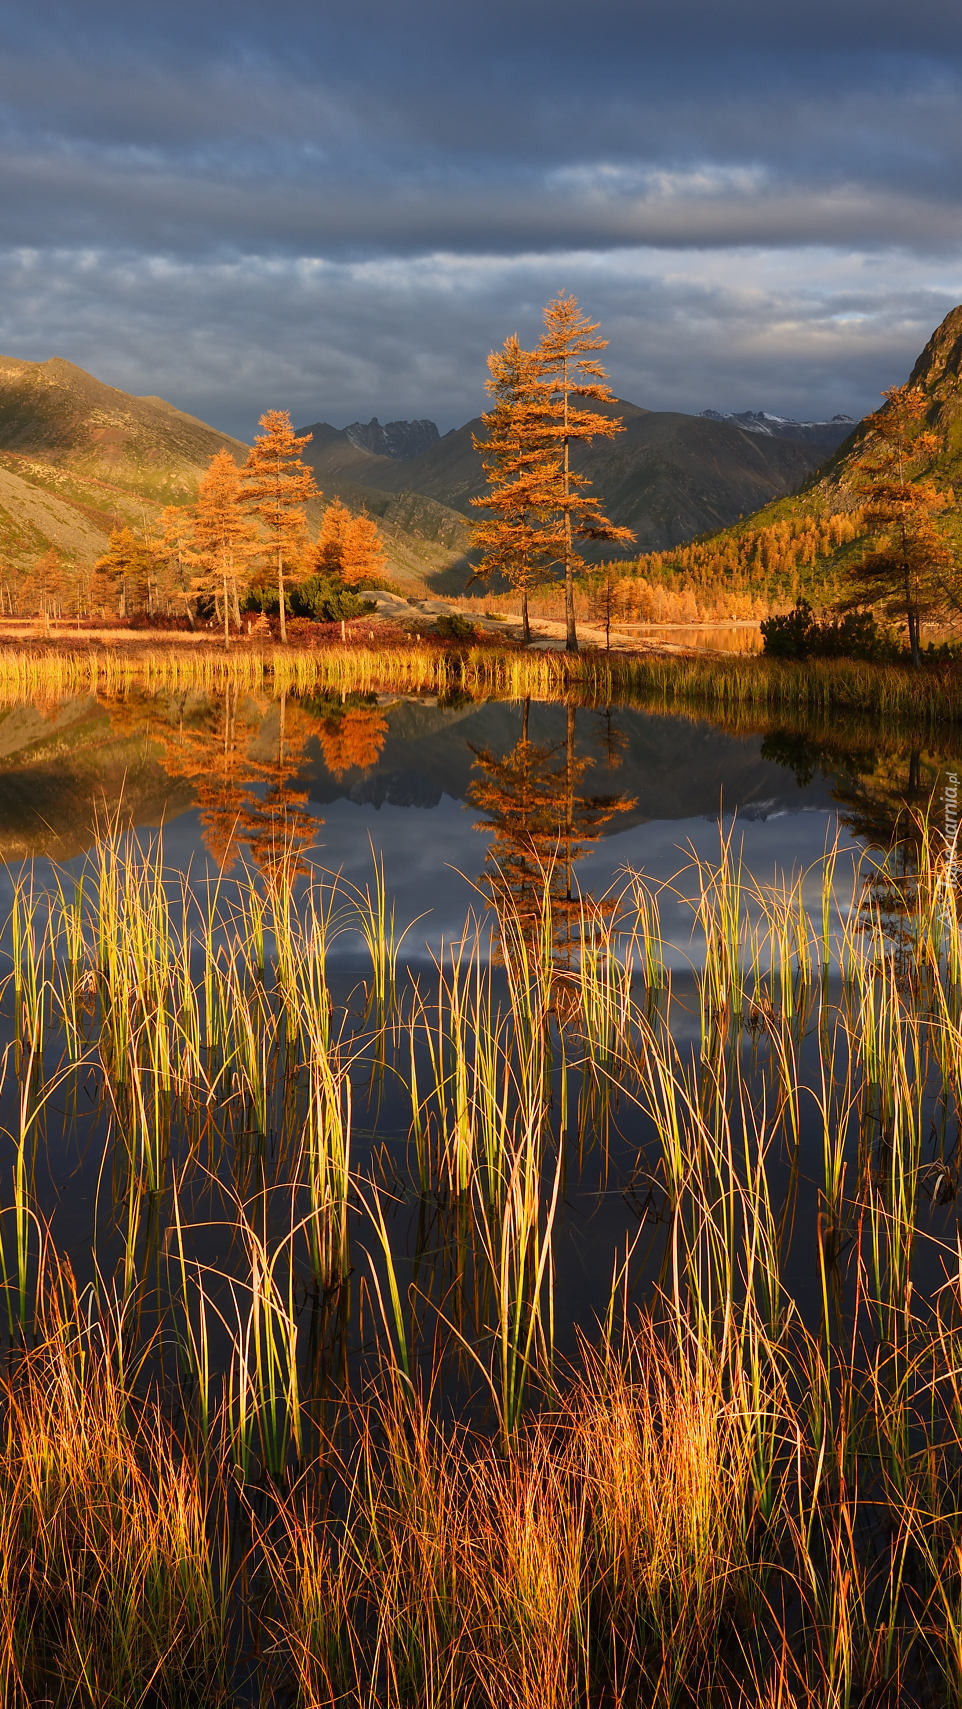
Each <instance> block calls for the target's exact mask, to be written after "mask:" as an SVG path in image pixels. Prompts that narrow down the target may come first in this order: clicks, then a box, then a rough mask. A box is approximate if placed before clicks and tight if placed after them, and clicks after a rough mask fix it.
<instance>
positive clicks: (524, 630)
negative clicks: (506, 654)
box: [521, 587, 531, 646]
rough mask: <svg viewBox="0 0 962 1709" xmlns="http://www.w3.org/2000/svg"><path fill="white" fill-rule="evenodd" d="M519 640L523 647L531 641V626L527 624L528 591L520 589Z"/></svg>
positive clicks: (524, 588)
mask: <svg viewBox="0 0 962 1709" xmlns="http://www.w3.org/2000/svg"><path fill="white" fill-rule="evenodd" d="M521 639H522V641H523V642H524V644H525V646H527V645H528V642H529V641H530V640H531V625H530V623H529V622H528V590H527V588H526V587H523V588H522V589H521Z"/></svg>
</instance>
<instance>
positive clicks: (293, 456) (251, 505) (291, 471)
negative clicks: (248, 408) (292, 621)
mask: <svg viewBox="0 0 962 1709" xmlns="http://www.w3.org/2000/svg"><path fill="white" fill-rule="evenodd" d="M260 425H261V427H262V428H263V429H264V432H263V433H260V434H258V436H257V438H256V439H255V441H254V447H253V450H252V451H251V454H250V456H249V457H248V459H247V462H246V464H245V465H244V467H243V469H242V470H241V480H242V481H243V483H244V489H245V494H246V503H247V506H248V509H249V510H250V511H251V512H252V513H253V515H254V516H256V517H258V518H259V520H260V521H261V522H262V523H263V524H264V526H265V528H266V529H267V531H268V534H269V535H270V536H271V547H270V550H271V552H272V555H273V557H274V561H275V565H276V569H277V598H278V604H279V607H280V631H281V640H282V641H283V642H286V640H287V624H286V622H285V618H284V564H285V559H291V558H294V557H296V556H297V554H298V552H299V550H300V548H301V546H302V544H303V542H304V539H305V537H306V521H305V516H304V511H303V508H302V507H303V505H304V504H305V503H306V501H307V500H308V499H312V498H320V496H321V495H320V493H319V492H318V490H317V487H316V485H315V482H314V471H313V470H312V469H310V468H309V467H308V465H307V464H306V463H303V462H302V461H301V458H300V452H301V450H302V449H303V447H304V446H305V445H308V444H309V443H310V440H311V437H312V435H311V434H310V433H305V434H304V435H303V436H302V437H301V438H300V439H298V438H297V437H296V435H295V433H294V429H293V427H292V426H291V418H290V414H289V412H288V411H287V410H280V409H269V410H268V411H267V413H266V414H265V415H262V416H261V418H260Z"/></svg>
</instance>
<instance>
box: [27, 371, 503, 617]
mask: <svg viewBox="0 0 962 1709" xmlns="http://www.w3.org/2000/svg"><path fill="white" fill-rule="evenodd" d="M225 448H226V449H227V450H229V451H230V452H231V454H232V455H233V456H234V457H235V459H236V460H237V461H238V462H243V461H244V460H245V459H246V457H247V453H248V450H249V446H247V445H245V444H244V443H243V441H241V440H239V439H233V438H231V436H230V435H229V434H226V433H221V432H219V431H218V429H217V428H214V427H209V426H208V425H207V423H206V422H203V421H198V420H197V418H196V417H195V416H192V415H187V414H186V413H185V412H184V411H183V410H179V409H176V408H175V407H174V405H173V404H170V403H167V402H166V401H165V399H163V398H158V397H146V398H137V397H133V396H131V395H130V394H129V393H127V392H122V391H119V390H118V389H117V388H116V387H114V386H105V385H104V384H103V383H102V382H101V381H100V380H97V379H95V377H94V376H93V375H92V374H87V373H85V372H84V370H83V369H82V368H77V367H75V366H74V364H73V363H72V362H64V361H62V360H61V359H60V358H59V357H53V358H52V359H51V360H50V361H49V362H24V361H20V360H18V359H16V358H12V357H2V356H0V564H3V563H7V564H9V565H11V566H12V567H13V568H14V569H21V568H23V567H25V566H27V565H29V564H31V563H33V562H34V561H35V560H36V559H37V558H38V557H40V556H42V554H43V553H45V552H46V551H48V550H49V549H50V548H51V547H54V548H56V550H57V552H58V553H59V554H60V556H61V558H62V559H63V560H64V561H65V562H66V563H67V564H69V565H77V566H79V565H90V564H92V563H93V562H94V560H95V559H96V558H98V557H100V556H101V555H102V553H103V552H104V551H105V550H106V546H107V539H108V536H109V534H110V531H111V529H112V528H116V527H118V526H123V525H124V524H132V525H133V526H134V527H136V528H137V529H138V530H140V529H141V528H142V527H143V526H144V523H145V521H146V522H149V521H151V520H152V518H153V517H154V516H156V514H157V513H158V511H159V510H160V509H161V508H162V507H163V506H164V505H167V504H189V503H191V502H192V500H193V499H194V496H195V494H196V491H197V481H198V478H199V476H200V475H201V474H202V473H203V472H204V470H205V469H206V468H207V467H208V465H209V463H210V460H211V458H212V457H213V456H214V455H215V454H216V453H217V452H218V451H221V450H223V449H225ZM362 456H364V457H367V456H368V454H367V453H362ZM377 460H378V461H379V462H380V461H386V462H390V459H380V458H379V459H377ZM319 484H320V485H321V487H322V490H323V500H322V501H321V502H318V503H314V504H311V505H310V506H308V521H309V523H310V526H311V528H312V529H313V530H314V531H316V530H317V528H318V527H319V525H320V520H321V515H322V513H323V509H324V504H325V503H326V502H327V501H329V500H330V499H331V498H332V497H334V496H335V491H336V492H337V495H338V496H340V497H341V498H342V499H343V501H344V503H345V504H347V505H348V507H349V508H350V509H352V510H355V511H357V510H360V509H361V508H362V507H363V508H364V509H366V510H368V511H369V512H370V513H371V514H372V515H374V516H376V517H377V519H378V522H379V524H380V526H381V531H382V533H383V535H384V539H385V544H386V548H387V555H388V574H389V576H391V577H392V578H394V579H396V580H397V581H399V582H402V583H404V584H406V585H407V586H408V587H409V588H410V590H411V591H412V592H413V591H422V592H423V591H425V590H427V589H428V588H431V589H433V590H435V591H448V590H450V591H452V592H457V591H460V589H461V588H462V587H463V586H464V583H465V581H466V579H467V577H468V575H469V574H470V568H469V566H468V563H467V559H466V557H465V551H466V548H467V544H468V529H467V525H466V523H465V521H464V519H463V517H461V516H460V515H459V514H458V513H457V512H456V511H454V510H451V509H450V508H448V507H446V506H444V505H441V504H438V503H437V502H436V501H435V500H433V499H431V498H430V497H428V496H427V495H424V494H419V493H398V492H385V493H381V492H378V491H375V490H373V489H372V488H371V487H370V486H368V485H364V486H362V485H360V484H358V483H356V482H352V481H350V480H349V479H346V480H339V481H338V482H337V483H336V487H332V486H331V484H330V483H328V482H325V481H322V482H320V483H319Z"/></svg>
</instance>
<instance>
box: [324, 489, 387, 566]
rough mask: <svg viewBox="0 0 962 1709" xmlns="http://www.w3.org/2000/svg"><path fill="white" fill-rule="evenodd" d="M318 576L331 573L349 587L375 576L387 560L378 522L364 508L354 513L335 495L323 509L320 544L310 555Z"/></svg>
mask: <svg viewBox="0 0 962 1709" xmlns="http://www.w3.org/2000/svg"><path fill="white" fill-rule="evenodd" d="M307 562H308V564H309V565H310V568H311V570H312V571H313V573H314V574H316V575H321V576H332V577H335V578H336V579H338V580H340V581H343V582H346V583H347V584H348V586H350V587H363V585H364V583H365V582H367V581H370V580H371V579H372V578H374V579H376V578H377V577H378V576H380V575H381V574H382V572H383V570H384V565H385V563H386V558H385V553H384V542H383V540H382V539H381V532H380V529H379V528H378V526H377V523H376V522H375V521H374V520H373V518H372V517H370V516H367V515H366V514H365V513H364V512H363V511H362V512H361V514H360V516H352V514H351V512H350V511H349V510H348V508H347V505H346V504H342V502H341V500H340V499H339V498H333V499H332V500H331V502H330V504H329V505H328V507H327V509H326V510H325V512H324V519H323V521H322V523H321V531H320V533H319V535H318V537H317V544H316V545H315V546H314V547H313V548H312V549H311V550H310V552H309V553H308V554H307Z"/></svg>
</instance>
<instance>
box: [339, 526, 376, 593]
mask: <svg viewBox="0 0 962 1709" xmlns="http://www.w3.org/2000/svg"><path fill="white" fill-rule="evenodd" d="M386 562H387V558H386V555H385V551H384V541H383V539H382V537H381V530H380V529H379V527H378V525H377V523H376V522H375V520H374V518H373V516H368V515H367V512H366V511H363V510H362V511H361V513H360V515H359V516H354V517H352V518H351V526H350V528H349V530H348V534H347V539H346V541H345V543H344V553H343V556H342V559H341V575H342V576H343V578H344V580H345V581H346V582H347V584H348V587H365V586H367V585H369V584H370V583H371V582H372V581H376V580H377V579H378V578H379V577H380V576H381V575H383V573H384V566H385V564H386Z"/></svg>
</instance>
